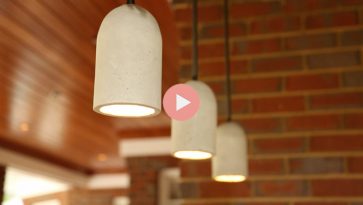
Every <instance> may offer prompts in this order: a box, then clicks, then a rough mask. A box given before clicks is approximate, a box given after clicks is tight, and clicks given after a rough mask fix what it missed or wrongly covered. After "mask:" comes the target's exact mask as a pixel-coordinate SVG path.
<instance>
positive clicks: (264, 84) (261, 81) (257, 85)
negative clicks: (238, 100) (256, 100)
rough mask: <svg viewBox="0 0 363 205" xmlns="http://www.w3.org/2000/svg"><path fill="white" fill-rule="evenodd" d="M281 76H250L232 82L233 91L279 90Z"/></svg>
mask: <svg viewBox="0 0 363 205" xmlns="http://www.w3.org/2000/svg"><path fill="white" fill-rule="evenodd" d="M281 83H282V82H281V78H251V79H243V80H237V81H233V82H232V89H233V93H257V92H273V91H280V90H281Z"/></svg>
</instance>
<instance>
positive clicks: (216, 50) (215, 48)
mask: <svg viewBox="0 0 363 205" xmlns="http://www.w3.org/2000/svg"><path fill="white" fill-rule="evenodd" d="M198 54H199V58H214V57H221V56H223V55H224V45H223V43H207V44H201V45H199V50H198ZM181 57H182V59H184V60H190V59H191V58H192V47H191V45H187V46H183V47H181Z"/></svg>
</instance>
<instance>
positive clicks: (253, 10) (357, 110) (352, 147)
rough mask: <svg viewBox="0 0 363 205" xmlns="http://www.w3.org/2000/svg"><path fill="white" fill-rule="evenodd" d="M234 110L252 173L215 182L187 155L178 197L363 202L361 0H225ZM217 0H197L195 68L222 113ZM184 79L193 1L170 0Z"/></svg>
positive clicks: (296, 204)
mask: <svg viewBox="0 0 363 205" xmlns="http://www.w3.org/2000/svg"><path fill="white" fill-rule="evenodd" d="M230 2H231V7H230V10H231V13H230V15H231V34H232V38H231V42H230V43H231V53H232V55H233V56H232V73H233V76H232V78H233V79H232V80H233V85H232V88H233V93H234V96H233V114H234V116H233V118H234V119H235V120H236V121H238V122H240V123H241V125H242V126H243V127H244V128H245V129H246V131H247V133H248V140H249V164H250V174H251V175H250V177H249V179H248V180H247V181H246V182H244V183H238V184H228V183H216V182H213V181H212V180H211V179H210V162H209V161H202V162H192V161H183V162H182V163H181V168H182V175H183V182H182V184H181V190H182V198H183V199H185V203H184V204H188V205H192V204H193V205H194V204H200V205H203V204H211V205H217V204H218V205H226V204H233V205H237V204H238V205H240V204H251V205H264V204H266V205H267V204H269V205H280V204H281V205H310V204H314V205H320V204H322V205H323V204H324V205H333V204H334V205H359V204H363V65H362V60H363V59H362V56H363V54H362V51H363V46H362V45H363V1H362V0H254V1H251V0H230ZM222 3H223V1H222V0H200V1H199V5H200V9H199V10H200V11H199V12H200V19H199V22H200V24H199V33H200V46H199V48H200V69H201V70H200V74H201V79H202V80H203V81H205V82H207V83H208V84H209V85H210V86H211V87H212V88H213V90H214V91H215V93H216V94H217V96H218V101H219V113H220V116H221V120H223V116H224V114H225V110H224V102H223V99H224V98H223V93H224V78H225V77H224V76H223V75H224V64H223V63H224V62H223V5H222ZM173 8H174V10H175V18H176V22H177V25H178V28H179V30H180V35H181V39H182V40H181V43H180V49H181V52H182V62H181V69H180V77H181V81H185V80H187V79H190V76H191V4H190V1H188V0H174V3H173Z"/></svg>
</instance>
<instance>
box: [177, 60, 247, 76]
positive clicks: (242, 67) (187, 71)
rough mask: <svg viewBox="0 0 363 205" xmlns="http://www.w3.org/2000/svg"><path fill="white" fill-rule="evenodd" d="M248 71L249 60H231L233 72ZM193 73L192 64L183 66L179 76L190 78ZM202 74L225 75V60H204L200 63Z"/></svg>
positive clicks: (200, 72)
mask: <svg viewBox="0 0 363 205" xmlns="http://www.w3.org/2000/svg"><path fill="white" fill-rule="evenodd" d="M247 72H248V62H247V61H245V60H233V61H231V74H242V73H247ZM191 75H192V67H191V65H183V66H181V69H180V72H179V76H180V77H182V78H190V77H191ZM199 75H200V76H218V75H225V63H224V62H202V63H200V64H199Z"/></svg>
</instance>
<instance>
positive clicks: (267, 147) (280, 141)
mask: <svg viewBox="0 0 363 205" xmlns="http://www.w3.org/2000/svg"><path fill="white" fill-rule="evenodd" d="M252 143H253V152H254V153H256V154H260V153H261V154H263V153H295V152H303V151H305V149H306V148H305V147H306V140H305V138H302V137H294V138H271V139H269V138H267V139H255V140H253V141H252Z"/></svg>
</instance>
